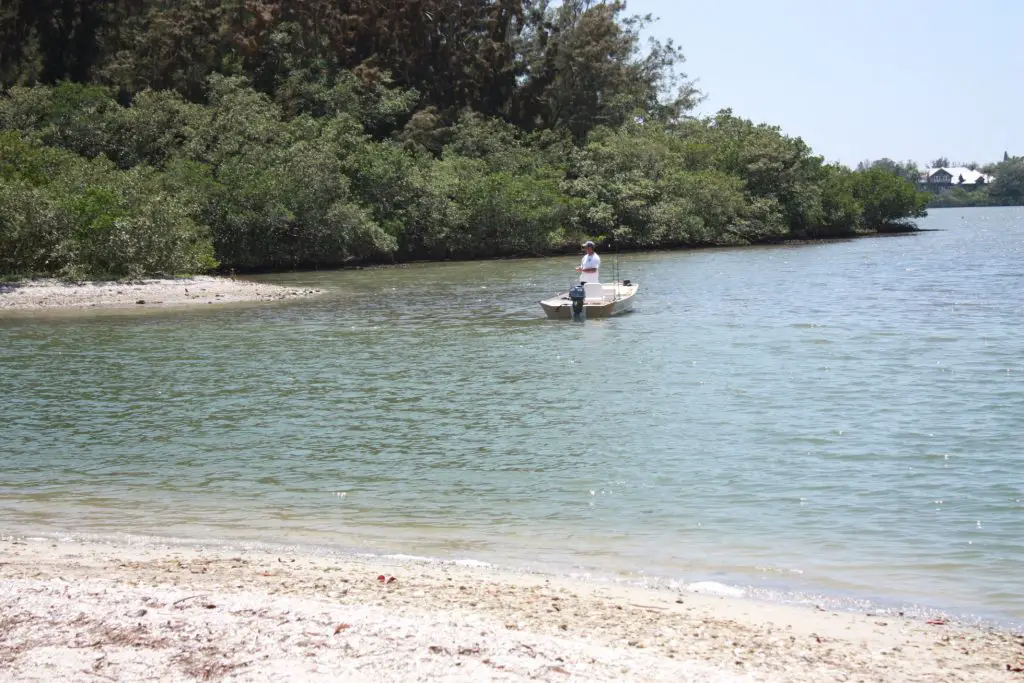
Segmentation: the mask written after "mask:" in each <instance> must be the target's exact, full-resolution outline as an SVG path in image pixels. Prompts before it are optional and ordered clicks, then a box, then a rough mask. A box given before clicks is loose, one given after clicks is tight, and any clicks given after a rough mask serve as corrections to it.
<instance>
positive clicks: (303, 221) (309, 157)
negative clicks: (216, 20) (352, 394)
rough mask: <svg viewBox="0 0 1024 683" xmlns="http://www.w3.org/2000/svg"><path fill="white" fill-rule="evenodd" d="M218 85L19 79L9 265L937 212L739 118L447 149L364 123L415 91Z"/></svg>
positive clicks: (728, 236) (763, 235)
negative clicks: (196, 93)
mask: <svg viewBox="0 0 1024 683" xmlns="http://www.w3.org/2000/svg"><path fill="white" fill-rule="evenodd" d="M210 92H211V96H210V98H209V102H208V103H207V104H196V103H190V102H187V101H185V100H184V99H183V98H182V97H181V96H180V95H178V94H176V93H174V92H169V91H163V92H155V91H145V92H142V93H140V94H139V95H137V96H136V97H135V98H134V100H133V102H132V103H131V104H130V105H129V106H122V105H121V104H119V103H118V102H117V100H116V99H114V97H113V96H112V94H110V93H108V91H106V90H105V89H103V88H99V87H95V86H83V85H76V84H63V85H60V86H56V87H50V86H37V87H33V88H12V89H10V90H9V91H8V92H7V93H6V94H5V95H4V96H3V97H2V99H0V274H2V275H4V276H6V277H11V276H27V277H31V276H56V277H63V278H70V279H86V278H137V277H142V276H146V275H168V274H172V275H173V274H176V273H204V272H215V271H228V270H233V271H237V272H247V271H268V270H270V271H273V270H294V269H306V268H309V269H313V268H332V267H341V266H345V265H352V264H380V263H395V262H405V261H418V260H444V259H460V260H461V259H474V258H486V257H495V256H528V255H546V254H555V253H564V252H565V250H566V249H575V248H576V245H578V244H579V242H580V241H581V240H582V239H585V238H589V239H595V240H596V241H598V242H599V243H601V244H603V245H604V248H605V249H608V248H614V249H619V250H623V251H630V250H636V249H647V248H678V247H708V246H739V245H744V244H759V243H771V242H778V241H785V240H792V239H818V238H829V237H848V236H855V235H857V234H860V233H863V232H877V231H880V230H887V229H892V227H893V226H904V225H906V222H907V221H908V219H910V218H913V217H917V216H920V215H923V213H924V197H923V196H922V195H920V193H917V192H916V191H915V190H914V188H913V187H912V186H911V185H910V184H909V183H906V182H905V181H904V180H902V179H900V178H898V177H896V176H894V175H892V174H888V173H885V172H884V171H872V170H869V171H865V172H856V173H855V172H852V171H850V170H849V169H846V168H844V167H841V166H837V165H828V164H824V163H823V162H822V160H821V158H820V157H815V156H813V155H812V154H811V152H810V149H809V148H808V147H807V146H806V145H805V144H804V143H803V142H802V141H801V140H800V139H798V138H796V139H794V138H789V137H786V136H784V135H782V134H781V133H780V132H779V131H778V129H776V128H773V127H770V126H765V125H756V124H753V123H752V122H750V121H747V120H744V119H740V118H737V117H735V116H733V115H732V113H731V112H728V111H723V112H720V113H719V114H718V115H716V116H714V117H709V118H705V119H685V120H681V121H678V122H675V123H672V124H666V123H658V122H655V123H647V124H645V123H638V122H631V123H628V124H624V125H622V126H619V127H617V128H602V127H599V128H596V129H594V130H593V131H591V133H590V134H589V136H588V138H587V140H586V141H585V142H584V143H582V144H579V143H576V142H575V141H573V140H572V139H571V137H569V136H564V135H558V134H557V133H555V132H553V131H542V132H535V133H525V132H523V131H522V130H519V129H517V128H516V127H515V126H513V125H511V124H509V123H506V122H503V121H501V120H499V119H496V118H486V117H483V116H480V115H477V114H474V113H472V112H466V113H464V114H463V115H462V116H461V117H460V118H459V120H458V122H457V123H455V124H453V125H450V126H445V127H444V129H443V131H441V132H438V130H437V129H434V130H433V131H430V132H432V133H433V134H434V135H435V137H436V136H442V137H443V138H444V143H443V144H442V145H440V147H439V149H438V150H437V151H436V152H435V151H432V150H431V149H430V148H429V140H422V139H419V138H422V137H423V136H418V135H416V134H414V132H415V131H409V130H408V129H409V128H410V125H412V127H413V128H416V125H419V124H416V122H417V117H416V116H413V117H412V119H411V120H410V122H409V124H407V125H406V126H405V127H404V128H403V132H404V133H406V134H405V135H397V136H392V137H389V138H385V139H376V138H374V137H373V136H371V135H369V134H368V133H367V132H366V130H365V128H366V126H367V125H368V124H369V123H370V122H371V121H373V120H375V117H377V116H379V114H377V113H376V112H377V110H379V109H381V108H384V109H390V108H391V107H392V106H393V105H394V102H392V101H391V100H394V99H396V98H397V99H400V96H401V93H400V92H397V91H390V90H386V89H384V90H381V91H380V92H378V93H377V98H376V100H374V99H373V98H370V101H369V103H368V104H367V103H366V99H365V98H364V100H363V101H364V104H363V105H362V106H361V107H355V111H354V112H352V111H336V112H333V113H332V114H331V115H329V116H311V115H308V114H299V115H294V116H292V115H289V114H288V113H287V112H286V111H285V109H284V108H283V107H282V106H281V105H280V104H278V103H275V102H274V101H272V100H271V99H270V98H269V97H267V96H266V95H264V94H261V93H259V92H257V91H255V90H253V89H252V88H251V87H249V86H248V85H247V84H246V83H245V82H244V80H243V79H240V78H227V77H221V76H213V77H211V82H210ZM389 98H390V99H389ZM351 108H352V107H350V109H351ZM420 123H422V122H420ZM413 124H416V125H413ZM420 132H422V131H420ZM442 133H443V135H442Z"/></svg>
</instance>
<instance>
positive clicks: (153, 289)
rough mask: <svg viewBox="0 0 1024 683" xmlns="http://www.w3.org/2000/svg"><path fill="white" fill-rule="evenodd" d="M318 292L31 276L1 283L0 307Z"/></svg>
mask: <svg viewBox="0 0 1024 683" xmlns="http://www.w3.org/2000/svg"><path fill="white" fill-rule="evenodd" d="M318 293H319V291H318V290H313V289H301V288H295V287H281V286H278V285H272V284H267V283H263V282H253V281H250V280H239V279H235V278H230V277H213V276H196V277H188V278H179V279H173V280H172V279H162V280H137V281H125V282H83V283H77V284H76V283H67V282H61V281H59V280H52V279H46V280H27V281H25V282H19V283H9V284H0V311H3V310H39V309H60V308H70V309H83V308H144V307H154V306H161V307H163V306H195V305H210V304H227V303H238V302H244V301H281V300H284V299H297V298H303V297H309V296H315V295H316V294H318Z"/></svg>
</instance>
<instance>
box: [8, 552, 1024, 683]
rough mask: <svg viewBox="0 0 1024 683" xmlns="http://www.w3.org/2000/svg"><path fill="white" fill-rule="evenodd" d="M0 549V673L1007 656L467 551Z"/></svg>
mask: <svg viewBox="0 0 1024 683" xmlns="http://www.w3.org/2000/svg"><path fill="white" fill-rule="evenodd" d="M0 549H2V551H0V556H2V561H0V605H2V608H0V644H2V645H3V647H0V680H25V679H33V680H34V679H50V680H58V679H59V680H69V681H85V680H96V678H97V677H101V678H107V679H114V680H123V679H130V680H203V679H208V680H217V679H222V678H224V677H228V676H230V677H231V678H233V679H236V680H251V681H263V680H272V679H273V680H280V679H282V678H287V679H293V680H319V679H323V680H353V681H355V680H360V681H376V680H428V679H431V680H432V679H437V678H444V679H445V680H452V681H463V680H464V681H475V680H495V679H500V680H546V681H564V680H588V681H591V680H592V681H612V680H643V681H648V680H666V681H668V680H671V681H794V682H797V681H807V682H810V681H821V680H840V681H843V680H872V681H875V680H877V681H883V680H886V681H888V680H908V681H918V680H919V681H926V680H927V681H933V682H934V681H950V682H952V681H979V682H984V681H1006V680H1013V678H1014V677H1015V676H1014V674H1013V673H1011V671H1012V669H1014V668H1015V667H1022V666H1024V661H1021V660H1022V659H1024V638H1021V637H1020V636H1015V635H1013V634H1011V633H1009V632H1006V631H999V630H991V629H988V630H983V629H977V628H970V627H964V626H960V625H955V624H952V623H947V622H945V621H944V620H935V619H933V620H931V621H938V622H942V623H929V621H926V620H922V619H911V618H905V617H899V616H891V615H885V616H880V615H876V614H855V613H846V612H832V611H829V610H825V609H822V608H820V607H801V606H791V605H784V604H778V603H767V602H759V601H756V600H754V599H749V598H736V597H726V596H715V595H705V594H701V593H697V592H693V591H692V590H687V589H685V588H682V587H680V588H640V587H632V586H623V585H620V584H607V583H601V582H593V581H584V580H576V579H572V578H569V577H560V576H551V575H543V574H532V573H526V572H518V571H514V570H505V569H497V568H494V567H491V566H485V565H483V564H482V563H480V564H476V563H461V564H459V563H451V562H426V561H422V560H417V559H414V558H403V557H396V556H385V557H382V556H370V557H366V556H335V555H314V554H311V553H308V552H302V551H296V550H294V549H281V550H273V549H269V550H240V549H237V548H230V547H204V546H176V545H168V544H164V543H160V542H147V543H127V542H110V541H59V540H54V539H48V538H32V537H29V538H25V537H10V536H4V537H0ZM378 577H384V580H383V581H380V580H379V579H378ZM391 577H394V579H392V578H391ZM4 672H6V673H4ZM8 676H10V678H8Z"/></svg>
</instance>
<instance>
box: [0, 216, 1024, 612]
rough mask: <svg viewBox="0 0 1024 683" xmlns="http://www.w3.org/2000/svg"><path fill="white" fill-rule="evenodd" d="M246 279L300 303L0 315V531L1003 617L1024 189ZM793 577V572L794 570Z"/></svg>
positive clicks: (1017, 476) (1012, 599)
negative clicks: (564, 250)
mask: <svg viewBox="0 0 1024 683" xmlns="http://www.w3.org/2000/svg"><path fill="white" fill-rule="evenodd" d="M920 225H921V227H922V228H926V229H928V230H929V231H927V232H922V233H919V234H914V235H909V236H899V237H887V238H878V239H859V240H852V241H837V242H827V243H820V244H802V245H786V246H773V247H759V248H741V249H719V250H703V251H677V252H658V253H640V254H628V255H622V256H619V257H618V258H617V259H616V258H615V257H614V255H612V254H608V253H605V254H603V255H602V256H603V263H602V266H603V268H602V278H603V279H610V278H611V276H612V275H613V274H614V270H615V267H616V265H617V269H618V272H619V276H620V277H624V278H629V279H632V280H634V281H638V282H639V283H640V292H639V294H638V296H637V299H636V305H635V310H634V312H632V313H631V314H628V315H625V316H622V317H617V318H613V319H609V320H588V321H586V322H583V323H578V322H576V323H574V322H566V321H549V320H546V319H545V318H544V316H543V312H542V311H541V309H540V306H539V305H538V303H537V302H538V301H539V300H540V299H542V298H546V297H547V296H550V295H551V294H553V293H555V292H557V291H564V289H565V288H566V287H567V285H568V284H569V282H570V280H571V279H572V276H573V271H572V269H573V267H574V266H575V265H576V262H577V259H576V258H549V259H525V260H498V261H481V262H471V263H441V264H414V265H409V266H402V267H393V268H379V269H367V270H349V271H336V272H319V273H294V274H279V275H272V276H261V277H260V278H259V279H262V280H266V281H269V282H275V283H280V284H285V285H299V286H304V287H309V288H317V289H321V290H323V291H324V293H323V294H322V295H321V296H320V297H318V298H315V299H310V300H304V301H297V302H287V303H279V304H270V305H267V304H258V305H232V306H224V307H221V306H206V307H202V308H198V309H194V310H180V309H179V310H150V311H136V310H131V311H127V312H126V311H110V312H103V311H96V310H93V311H88V312H84V313H83V312H71V313H69V312H59V313H55V312H45V313H44V312H34V313H19V314H16V315H8V316H6V317H2V318H0V397H2V398H0V404H2V409H0V533H7V534H11V533H27V534H37V533H41V534H71V535H78V536H88V537H94V536H100V537H108V536H109V537H118V538H125V537H139V536H143V537H146V536H149V537H153V536H155V537H160V538H174V539H185V540H190V541H195V542H226V543H271V544H287V545H299V546H302V547H305V548H320V549H327V550H330V551H344V552H351V551H357V552H371V553H402V554H410V555H418V556H427V557H434V558H442V559H449V560H452V559H455V560H470V561H482V562H492V563H497V564H500V565H506V566H513V567H522V568H532V569H538V570H543V571H554V572H580V573H587V574H591V575H595V576H604V577H618V578H620V579H623V580H637V581H651V582H665V581H680V582H686V583H692V582H715V583H718V584H723V585H733V586H739V587H747V588H749V589H750V590H751V591H752V593H753V594H759V595H764V596H776V597H779V598H780V599H795V600H800V599H804V598H805V599H808V600H815V601H819V602H820V601H823V600H831V601H833V603H834V604H839V605H841V606H842V605H846V606H851V607H857V608H874V607H878V608H884V607H891V608H894V609H895V608H901V609H908V608H909V609H912V608H914V606H917V607H919V608H921V609H926V610H927V609H940V610H949V611H951V612H953V613H955V614H958V615H961V616H964V617H978V618H981V619H985V620H994V621H997V622H1000V623H1013V624H1019V623H1022V622H1024V571H1022V569H1021V568H1022V567H1024V475H1022V468H1024V457H1022V452H1024V337H1022V334H1021V332H1022V323H1024V267H1022V266H1024V210H1022V209H1019V208H1001V209H942V210H934V211H932V212H931V215H930V216H929V217H927V218H925V219H923V220H922V221H921V222H920ZM801 596H803V598H802V597H801Z"/></svg>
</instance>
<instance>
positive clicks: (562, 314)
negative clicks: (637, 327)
mask: <svg viewBox="0 0 1024 683" xmlns="http://www.w3.org/2000/svg"><path fill="white" fill-rule="evenodd" d="M573 289H577V288H575V287H574V288H573ZM638 289H640V285H638V284H637V283H635V282H630V281H629V280H622V281H621V282H611V283H609V282H587V283H584V284H583V291H582V294H583V297H582V302H583V305H582V309H581V310H580V311H579V313H577V317H580V318H584V317H585V318H607V317H609V316H613V315H618V314H619V313H625V312H626V311H628V310H630V309H631V308H632V307H633V296H634V295H635V294H636V292H637V290H638ZM575 293H576V294H578V293H579V290H577V291H576V292H575ZM573 294H574V292H573V291H572V290H570V291H568V292H563V293H562V294H558V295H556V296H553V297H551V298H550V299H544V300H543V301H541V302H540V307H541V308H543V309H544V313H545V314H546V315H547V316H548V317H549V318H552V319H558V320H571V319H572V318H573V313H574V311H573V303H574V301H573V296H572V295H573ZM576 299H577V301H578V300H579V297H578V296H577V297H576ZM577 307H578V304H577Z"/></svg>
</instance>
